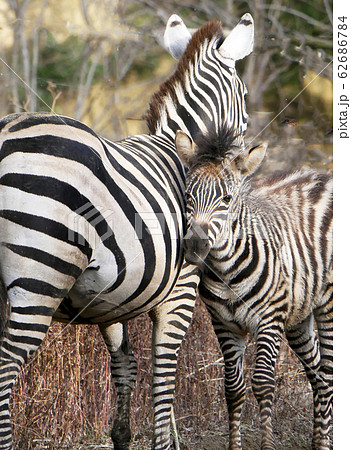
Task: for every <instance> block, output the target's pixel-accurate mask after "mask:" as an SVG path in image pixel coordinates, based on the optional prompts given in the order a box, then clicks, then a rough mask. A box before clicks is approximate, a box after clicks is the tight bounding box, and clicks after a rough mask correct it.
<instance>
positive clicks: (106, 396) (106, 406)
mask: <svg viewBox="0 0 351 450" xmlns="http://www.w3.org/2000/svg"><path fill="white" fill-rule="evenodd" d="M140 330H143V332H142V333H141V332H140ZM130 336H131V341H132V345H133V348H134V351H135V356H136V357H137V360H138V369H139V370H138V380H137V383H136V387H135V390H134V394H133V399H132V414H131V425H132V429H133V433H134V441H133V444H132V448H133V449H144V448H150V445H151V436H152V399H151V377H152V366H151V321H150V320H149V318H148V316H146V315H144V316H142V317H140V318H138V319H136V320H134V321H132V322H130ZM253 353H254V344H253V343H251V342H250V343H249V344H248V350H247V359H246V369H245V370H246V374H247V378H248V392H247V402H246V406H245V409H244V414H243V442H244V444H245V448H250V449H256V448H257V449H258V448H259V424H258V420H257V418H258V408H257V404H256V401H255V399H254V397H253V394H252V391H251V389H250V382H249V378H250V376H251V375H252V368H253ZM276 380H277V389H276V401H275V405H274V420H275V430H276V435H277V441H278V448H279V449H283V448H284V449H286V448H293V449H295V450H296V449H305V448H306V449H307V448H309V445H310V438H311V432H312V395H311V389H310V387H309V385H308V383H307V381H306V378H305V375H304V373H303V370H302V366H301V365H300V363H299V362H298V361H297V360H296V358H295V357H294V356H293V355H292V354H291V351H290V350H289V348H288V347H287V345H286V344H285V343H283V344H282V348H281V355H280V358H279V361H278V364H277V370H276ZM115 405H116V396H115V392H114V387H113V386H112V382H111V378H110V371H109V356H108V353H107V351H106V349H105V346H104V343H103V341H102V339H101V337H100V335H99V330H98V328H97V327H91V326H69V327H67V328H66V327H65V325H61V324H55V325H54V326H53V327H52V328H51V330H50V332H49V334H48V336H47V338H46V340H45V342H44V344H43V345H42V346H41V348H40V350H39V351H38V352H37V353H36V354H35V355H34V357H33V359H32V360H31V362H30V363H29V364H28V365H27V366H26V367H25V369H24V372H23V373H22V374H21V375H20V377H19V378H18V382H17V386H16V388H15V389H14V394H13V399H12V417H13V423H14V434H15V442H16V449H21V450H29V449H65V448H66V449H73V448H74V449H89V448H95V449H97V448H99V449H102V448H112V444H111V441H110V439H109V437H108V434H109V430H110V428H111V423H112V420H113V416H114V413H115ZM175 415H176V420H177V427H178V432H179V438H180V442H181V448H182V449H192V448H198V449H203V450H205V449H206V450H210V449H216V450H218V449H223V450H224V449H226V448H227V447H226V442H227V413H226V406H225V401H224V390H223V370H222V357H221V353H220V350H219V347H218V344H217V340H216V337H215V335H214V333H213V330H212V326H211V323H210V319H209V316H208V314H207V312H206V309H205V307H204V306H203V305H202V304H198V305H197V308H196V313H195V316H194V319H193V323H192V325H191V327H190V329H189V331H188V334H187V338H186V339H185V341H184V342H183V345H182V348H181V352H180V355H179V363H178V377H177V387H176V397H175Z"/></svg>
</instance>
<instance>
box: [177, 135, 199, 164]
mask: <svg viewBox="0 0 351 450" xmlns="http://www.w3.org/2000/svg"><path fill="white" fill-rule="evenodd" d="M175 146H176V149H177V153H178V155H179V158H180V159H181V161H182V163H183V164H184V166H185V167H189V166H190V161H191V159H192V158H193V157H194V155H195V145H194V142H193V140H192V139H191V138H190V137H189V136H188V135H187V134H186V133H184V132H183V131H181V130H178V131H177V133H176V136H175Z"/></svg>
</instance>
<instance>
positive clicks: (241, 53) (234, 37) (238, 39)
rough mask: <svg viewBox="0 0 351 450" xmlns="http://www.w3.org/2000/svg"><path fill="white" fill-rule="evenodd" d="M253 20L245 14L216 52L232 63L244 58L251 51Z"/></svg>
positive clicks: (249, 15)
mask: <svg viewBox="0 0 351 450" xmlns="http://www.w3.org/2000/svg"><path fill="white" fill-rule="evenodd" d="M253 44H254V20H253V18H252V16H251V14H249V13H246V14H244V15H243V16H242V18H241V19H240V22H239V23H238V25H237V26H236V27H235V28H234V29H233V30H232V31H231V33H230V34H229V35H228V36H227V37H226V39H225V40H224V42H223V44H222V45H221V46H220V47H219V49H218V51H219V53H220V55H221V56H223V57H224V58H228V59H230V60H232V61H234V63H235V61H238V60H239V59H243V58H245V56H247V55H249V54H250V53H251V52H252V50H253ZM228 65H229V64H228Z"/></svg>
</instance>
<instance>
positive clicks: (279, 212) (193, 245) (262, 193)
mask: <svg viewBox="0 0 351 450" xmlns="http://www.w3.org/2000/svg"><path fill="white" fill-rule="evenodd" d="M229 134H230V133H229ZM183 138H184V137H183ZM215 139H216V132H213V134H211V135H209V136H207V137H206V139H205V140H204V141H203V142H202V144H203V145H202V146H200V147H199V148H197V149H196V150H195V156H193V164H192V165H191V166H190V170H189V173H188V175H187V198H188V200H187V212H188V220H189V229H188V233H187V237H186V240H185V244H186V252H185V258H186V260H187V261H189V262H191V263H195V264H198V265H200V266H202V270H203V274H202V277H201V282H200V285H199V292H200V296H201V298H202V299H203V300H204V302H205V303H206V305H207V307H208V309H209V311H210V313H211V316H212V320H213V325H214V329H215V332H216V334H217V337H218V340H219V343H220V346H221V349H222V353H223V356H224V361H225V392H226V399H227V404H228V411H229V420H230V445H229V448H230V449H231V450H234V449H238V448H241V439H240V430H239V426H240V414H241V409H242V405H243V402H244V396H245V381H244V377H243V366H242V364H243V355H244V351H245V346H246V339H247V334H248V333H252V334H253V335H254V336H255V340H256V359H255V369H254V374H253V378H252V386H253V390H254V394H255V396H256V398H257V400H258V402H259V406H260V419H261V426H262V431H263V438H262V446H261V448H262V449H265V450H272V449H274V448H275V447H274V439H273V430H272V424H271V411H272V402H273V393H274V365H275V362H276V359H277V355H278V351H279V347H280V343H281V341H282V339H283V336H284V333H285V334H286V336H287V338H288V341H289V344H290V346H291V348H292V349H293V350H294V351H295V353H296V354H297V356H298V357H299V358H300V360H301V362H302V364H303V365H304V367H305V369H306V374H307V376H308V378H309V380H310V383H311V385H312V389H313V395H314V434H313V448H316V449H317V448H318V449H322V450H327V449H329V446H330V442H329V433H330V426H331V413H332V330H333V328H332V236H331V233H332V180H331V178H330V176H329V175H326V174H318V173H316V172H313V171H298V172H293V173H284V174H275V175H273V176H271V177H270V178H267V179H265V180H263V181H262V182H260V183H257V184H254V183H253V182H252V181H251V180H250V178H247V175H249V174H250V173H252V172H253V171H254V170H255V169H256V168H257V167H258V166H259V164H260V163H261V161H262V159H263V157H264V155H265V150H266V146H265V145H261V146H258V147H255V148H253V149H251V150H245V151H241V152H240V151H239V150H238V149H237V148H236V147H233V146H232V145H228V143H230V142H232V139H229V140H227V141H226V142H225V141H222V143H223V144H224V145H222V147H221V150H220V152H221V155H222V157H221V158H220V157H219V155H218V154H217V155H216V154H213V153H212V158H211V157H210V156H209V152H208V149H206V143H209V142H213V141H214V140H215ZM177 140H178V135H177V139H176V144H177ZM183 146H184V145H183ZM188 147H189V150H190V151H191V141H190V140H188ZM183 150H184V149H183ZM217 150H218V149H217ZM220 152H218V153H220ZM314 322H315V323H316V327H317V332H316V331H315V327H314Z"/></svg>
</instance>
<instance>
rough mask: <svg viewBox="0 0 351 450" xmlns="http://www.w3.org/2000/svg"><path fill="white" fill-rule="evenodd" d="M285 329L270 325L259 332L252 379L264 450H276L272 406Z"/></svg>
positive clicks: (278, 325)
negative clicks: (275, 377)
mask: <svg viewBox="0 0 351 450" xmlns="http://www.w3.org/2000/svg"><path fill="white" fill-rule="evenodd" d="M282 336H283V328H282V326H281V325H280V324H274V325H272V324H270V326H269V328H268V327H267V328H261V329H259V330H258V333H257V338H256V359H255V369H254V374H253V377H252V389H253V392H254V395H255V397H256V399H257V401H258V404H259V408H260V421H261V429H262V444H261V449H262V450H274V449H275V445H274V438H273V429H272V404H273V397H274V388H275V380H274V369H275V363H276V360H277V356H278V352H279V348H280V343H281V341H282Z"/></svg>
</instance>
